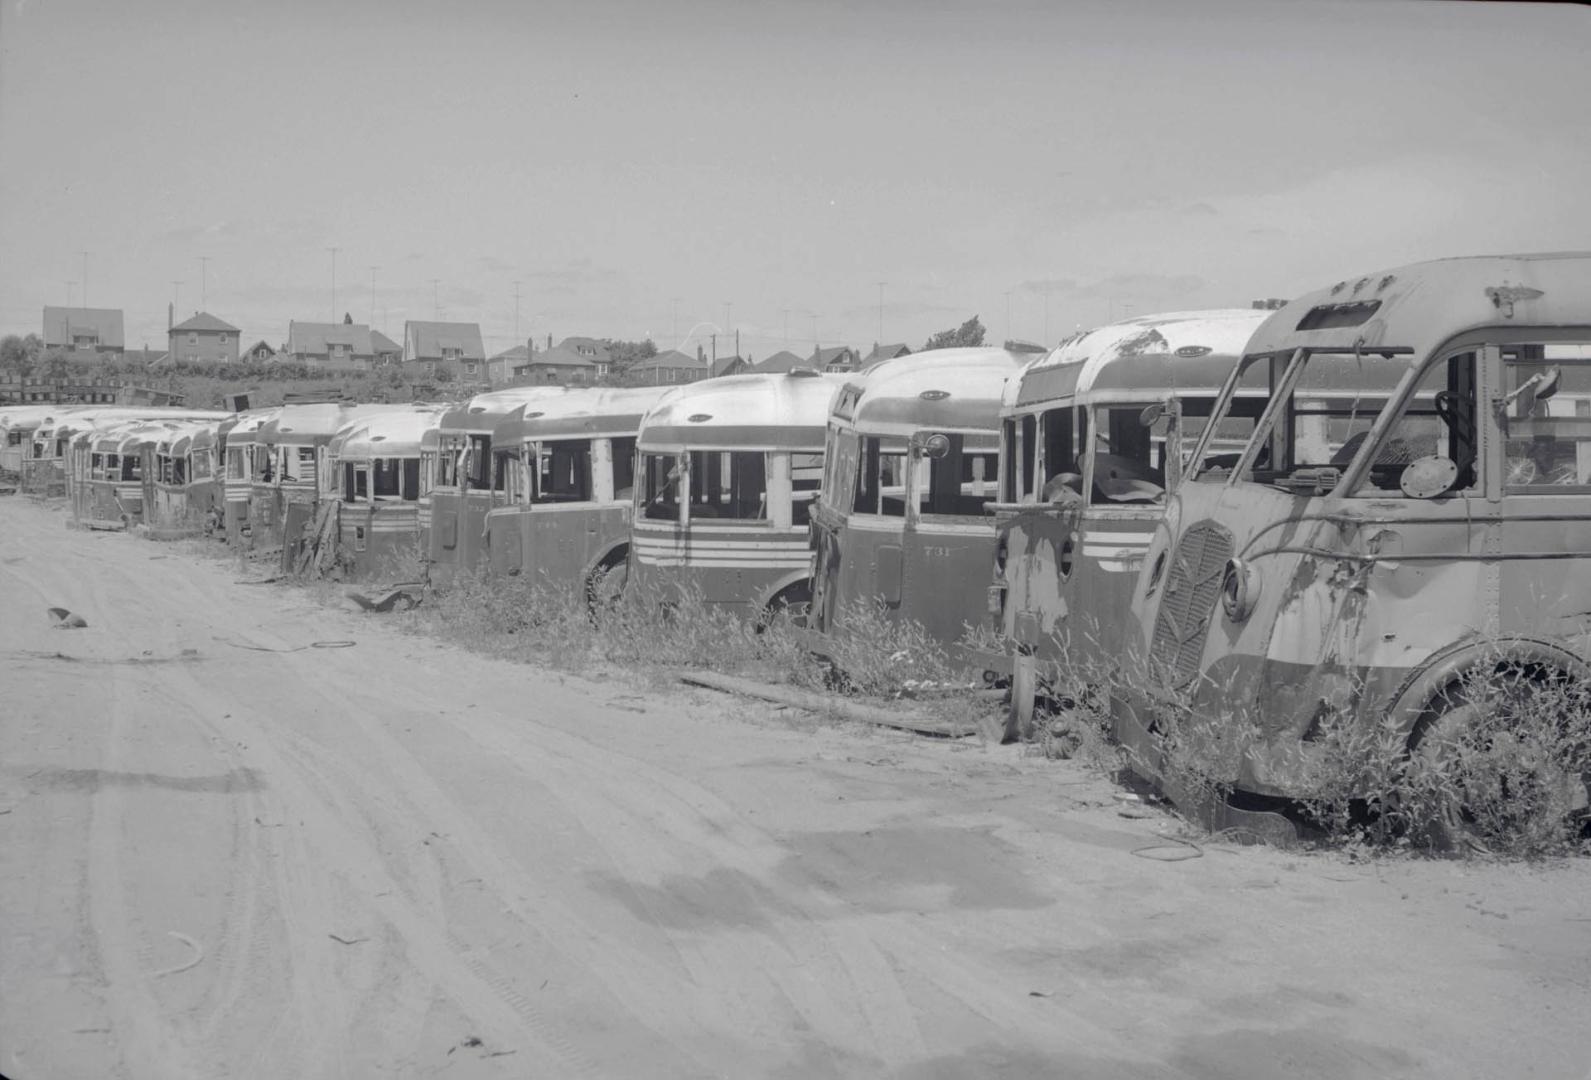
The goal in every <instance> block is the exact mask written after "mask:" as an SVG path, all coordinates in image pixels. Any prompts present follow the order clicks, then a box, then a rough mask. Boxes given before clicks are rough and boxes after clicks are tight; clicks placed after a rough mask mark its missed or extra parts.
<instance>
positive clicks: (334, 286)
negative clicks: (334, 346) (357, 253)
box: [326, 247, 337, 322]
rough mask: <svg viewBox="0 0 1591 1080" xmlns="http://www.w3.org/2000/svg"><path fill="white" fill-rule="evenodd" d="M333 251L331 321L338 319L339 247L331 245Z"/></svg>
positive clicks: (330, 250)
mask: <svg viewBox="0 0 1591 1080" xmlns="http://www.w3.org/2000/svg"><path fill="white" fill-rule="evenodd" d="M326 250H327V251H329V252H331V321H332V322H336V321H337V249H336V248H334V247H329V248H327V249H326Z"/></svg>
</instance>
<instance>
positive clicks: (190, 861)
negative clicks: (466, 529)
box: [0, 498, 1591, 1080]
mask: <svg viewBox="0 0 1591 1080" xmlns="http://www.w3.org/2000/svg"><path fill="white" fill-rule="evenodd" d="M64 522H65V518H64V515H63V514H62V513H61V512H60V511H59V510H58V509H50V508H45V507H41V506H39V505H37V504H35V503H32V502H30V501H28V500H26V499H19V498H11V499H5V500H0V1072H3V1073H5V1074H6V1075H7V1076H9V1077H11V1078H12V1080H35V1078H59V1077H72V1078H75V1077H84V1078H88V1077H96V1078H97V1077H128V1078H137V1080H142V1078H146V1077H147V1078H158V1080H178V1078H186V1077H195V1078H213V1077H262V1078H263V1077H272V1078H275V1077H295V1078H296V1077H367V1076H369V1077H389V1076H390V1077H432V1076H445V1077H576V1076H590V1077H632V1076H633V1077H707V1076H723V1077H789V1078H798V1077H824V1076H852V1077H881V1076H891V1077H902V1078H914V1080H918V1078H921V1080H926V1078H939V1077H943V1078H950V1077H984V1076H1008V1077H1027V1076H1034V1077H1037V1076H1048V1077H1071V1078H1079V1077H1111V1078H1117V1077H1211V1078H1215V1077H1220V1078H1243V1077H1254V1078H1260V1077H1264V1078H1271V1077H1284V1076H1286V1077H1322V1078H1326V1077H1331V1078H1345V1077H1402V1076H1425V1077H1524V1076H1539V1077H1576V1078H1578V1077H1587V1076H1591V1026H1588V1025H1587V1023H1586V1017H1587V1016H1588V1015H1591V888H1588V886H1591V865H1587V864H1586V862H1585V861H1580V862H1578V863H1573V862H1571V863H1559V864H1553V865H1548V866H1517V865H1515V866H1502V865H1474V864H1470V865H1464V864H1458V863H1452V862H1438V861H1423V860H1390V861H1381V862H1377V863H1369V864H1366V863H1362V862H1359V863H1356V862H1352V861H1350V860H1348V859H1347V858H1345V857H1342V856H1339V855H1321V854H1300V853H1296V852H1282V851H1275V850H1267V849H1253V848H1239V847H1235V846H1230V845H1225V844H1220V843H1213V844H1205V845H1202V846H1201V847H1200V848H1198V849H1195V848H1192V847H1187V846H1184V845H1179V844H1176V843H1171V842H1167V841H1163V840H1161V839H1159V836H1160V834H1163V833H1168V832H1172V831H1174V830H1175V829H1176V828H1177V826H1176V823H1175V822H1174V821H1173V820H1172V819H1170V818H1169V817H1166V816H1163V815H1161V814H1159V813H1158V812H1154V813H1152V814H1151V815H1150V816H1145V817H1132V818H1129V817H1124V816H1122V814H1121V812H1120V811H1121V809H1122V805H1123V804H1122V803H1120V802H1119V801H1118V800H1116V799H1115V798H1114V797H1113V796H1114V789H1113V788H1112V787H1111V786H1110V785H1109V784H1107V783H1106V782H1104V781H1103V780H1101V779H1099V778H1098V777H1096V776H1093V775H1091V774H1090V773H1089V772H1088V771H1086V770H1085V769H1083V768H1082V767H1080V766H1077V765H1074V764H1072V763H1067V762H1049V761H1045V760H1042V759H1039V758H1035V757H1031V756H1025V755H1024V754H1023V753H1022V751H1021V750H1020V749H1019V748H1013V747H998V746H992V745H986V744H982V743H980V742H978V741H977V740H962V741H959V742H947V741H935V740H932V739H926V738H921V737H916V736H911V735H903V734H899V733H894V732H881V731H873V730H865V729H861V728H853V727H835V726H825V725H821V724H817V723H815V722H813V721H811V720H810V719H803V718H802V717H800V716H799V715H797V714H793V713H791V712H781V711H779V710H777V709H775V708H773V707H771V706H765V705H760V704H751V703H746V702H741V701H736V700H733V699H729V698H724V697H718V696H714V695H713V694H711V693H710V692H707V691H701V692H692V691H686V690H683V689H681V690H666V691H663V692H657V691H654V690H649V689H648V688H646V687H645V686H642V685H639V684H633V685H632V684H630V683H627V682H626V681H624V680H621V679H611V678H610V679H605V680H597V681H588V680H582V679H577V678H571V677H567V676H559V675H557V674H555V673H549V672H545V671H541V670H538V669H536V668H534V667H530V666H523V665H514V664H509V663H504V662H499V661H489V660H485V659H481V658H478V657H474V656H471V655H469V654H467V653H465V652H463V651H461V650H459V649H456V648H453V647H450V646H448V645H446V644H443V643H438V642H433V641H429V640H425V639H421V638H418V637H414V636H409V635H405V634H402V633H398V632H395V631H394V629H393V628H392V627H391V625H390V623H384V622H383V619H382V617H381V616H365V615H360V614H355V613H352V612H344V611H338V610H328V609H327V608H326V607H325V606H324V605H323V604H317V603H316V602H315V601H314V600H313V599H312V598H311V597H310V596H308V595H307V594H305V593H303V592H294V591H291V590H287V589H284V588H281V587H277V586H250V585H244V584H239V583H237V579H238V577H239V574H238V572H237V570H236V568H235V567H232V566H229V565H227V564H226V563H223V562H215V561H202V560H196V559H194V558H193V557H191V556H190V555H189V554H185V553H184V550H183V548H182V547H181V546H178V545H160V544H155V543H151V542H148V541H145V540H141V539H138V538H136V537H133V536H127V535H109V534H95V533H86V532H77V531H70V530H68V529H66V528H65V527H64ZM52 606H60V607H65V608H68V609H70V610H71V611H74V612H77V613H79V614H81V615H82V616H83V617H84V618H85V619H86V620H87V622H88V626H87V627H86V628H84V629H77V630H57V629H53V628H52V626H51V624H52V620H51V618H50V617H49V616H48V615H47V614H46V612H45V609H46V608H49V607H52ZM325 642H352V643H353V644H352V645H350V646H347V647H343V648H317V647H314V645H315V643H325ZM1146 849H1147V850H1146ZM1162 860H1178V861H1162Z"/></svg>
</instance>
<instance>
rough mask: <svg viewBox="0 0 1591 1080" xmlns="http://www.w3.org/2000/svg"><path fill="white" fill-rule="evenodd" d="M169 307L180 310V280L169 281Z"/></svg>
mask: <svg viewBox="0 0 1591 1080" xmlns="http://www.w3.org/2000/svg"><path fill="white" fill-rule="evenodd" d="M171 308H172V310H173V311H181V310H182V282H180V281H173V282H172V283H171Z"/></svg>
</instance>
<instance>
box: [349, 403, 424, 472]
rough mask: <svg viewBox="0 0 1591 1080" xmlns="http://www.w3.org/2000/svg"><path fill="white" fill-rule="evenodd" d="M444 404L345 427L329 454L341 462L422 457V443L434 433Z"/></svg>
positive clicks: (365, 419) (413, 408) (417, 407)
mask: <svg viewBox="0 0 1591 1080" xmlns="http://www.w3.org/2000/svg"><path fill="white" fill-rule="evenodd" d="M445 410H446V406H443V405H406V406H403V407H401V408H397V409H393V410H392V411H390V412H383V413H377V414H376V415H374V416H365V417H361V418H359V419H356V420H354V421H353V422H351V423H349V424H345V425H344V426H343V428H342V430H340V431H338V432H337V434H336V435H335V436H334V437H333V438H332V440H331V445H330V448H329V449H330V452H331V453H332V454H334V455H336V457H337V458H338V459H340V460H348V461H370V460H372V459H374V458H395V457H419V456H420V442H421V440H422V439H423V438H424V437H425V433H426V432H427V431H431V430H434V429H435V428H436V425H437V422H438V421H440V420H441V419H442V413H443V412H444V411H445Z"/></svg>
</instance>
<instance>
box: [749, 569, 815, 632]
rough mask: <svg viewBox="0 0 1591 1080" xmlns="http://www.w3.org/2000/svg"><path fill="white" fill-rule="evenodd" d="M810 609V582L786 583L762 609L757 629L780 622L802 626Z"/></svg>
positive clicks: (805, 622)
mask: <svg viewBox="0 0 1591 1080" xmlns="http://www.w3.org/2000/svg"><path fill="white" fill-rule="evenodd" d="M811 610H812V582H811V581H799V582H797V583H796V584H794V585H787V586H785V587H784V588H783V589H782V590H780V591H779V593H778V595H776V596H775V597H774V598H773V599H772V600H769V601H768V604H767V606H766V607H764V608H763V609H762V617H761V618H760V619H758V621H757V629H759V630H766V629H767V628H768V627H770V626H773V625H774V624H775V623H781V622H782V623H786V624H788V625H790V626H795V627H804V626H806V624H807V615H808V613H810V612H811Z"/></svg>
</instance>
